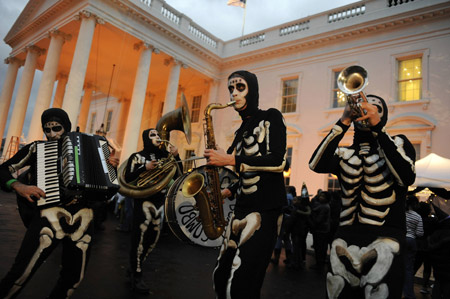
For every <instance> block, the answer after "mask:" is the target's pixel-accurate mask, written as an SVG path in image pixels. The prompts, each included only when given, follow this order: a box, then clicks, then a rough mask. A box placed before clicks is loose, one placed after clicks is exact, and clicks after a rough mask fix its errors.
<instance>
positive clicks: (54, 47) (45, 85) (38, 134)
mask: <svg viewBox="0 0 450 299" xmlns="http://www.w3.org/2000/svg"><path fill="white" fill-rule="evenodd" d="M49 36H50V45H49V47H48V51H47V58H46V59H45V65H44V70H43V72H42V78H41V83H40V85H39V90H38V93H37V97H36V104H35V106H34V111H33V116H32V118H31V123H30V130H29V132H28V140H27V141H28V142H31V141H34V140H41V139H42V136H43V133H42V128H41V115H42V112H44V110H46V109H48V108H49V107H50V103H51V101H52V94H53V87H54V86H55V79H56V73H57V71H58V63H59V58H60V56H61V50H62V46H63V44H64V41H65V40H66V39H70V35H67V34H65V33H63V32H61V31H58V30H56V29H55V30H52V31H50V33H49Z"/></svg>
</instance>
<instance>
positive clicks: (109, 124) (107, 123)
mask: <svg viewBox="0 0 450 299" xmlns="http://www.w3.org/2000/svg"><path fill="white" fill-rule="evenodd" d="M112 115H113V111H112V110H109V111H108V114H107V116H106V130H105V132H109V130H111V120H112Z"/></svg>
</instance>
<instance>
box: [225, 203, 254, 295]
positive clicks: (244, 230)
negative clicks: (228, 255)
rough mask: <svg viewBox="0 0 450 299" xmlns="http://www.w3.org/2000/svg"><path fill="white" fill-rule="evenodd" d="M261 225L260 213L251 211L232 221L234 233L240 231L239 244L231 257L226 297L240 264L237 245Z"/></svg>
mask: <svg viewBox="0 0 450 299" xmlns="http://www.w3.org/2000/svg"><path fill="white" fill-rule="evenodd" d="M260 227H261V214H259V213H257V212H253V213H250V214H248V215H247V216H245V218H244V219H242V220H239V219H234V220H233V222H232V226H231V228H232V230H233V234H234V235H238V234H239V232H241V236H240V238H239V244H237V250H236V254H235V256H234V259H233V265H232V266H231V275H230V278H229V279H228V284H227V298H231V285H232V281H233V277H234V272H235V271H236V270H237V269H239V267H240V266H241V258H240V256H239V253H240V251H239V247H240V246H241V245H243V244H245V242H247V241H248V240H249V239H250V238H251V237H252V236H253V234H254V233H255V232H256V231H257V230H259V228H260Z"/></svg>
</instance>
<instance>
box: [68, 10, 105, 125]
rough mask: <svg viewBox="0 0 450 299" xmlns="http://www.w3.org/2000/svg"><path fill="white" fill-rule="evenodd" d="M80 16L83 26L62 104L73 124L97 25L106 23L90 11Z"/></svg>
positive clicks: (76, 115) (75, 121)
mask: <svg viewBox="0 0 450 299" xmlns="http://www.w3.org/2000/svg"><path fill="white" fill-rule="evenodd" d="M79 16H80V18H81V26H80V31H79V34H78V39H77V44H76V46H75V53H74V55H73V59H72V65H71V67H70V72H69V79H68V82H67V88H66V92H65V94H64V99H63V104H62V109H64V110H65V111H66V112H67V114H69V118H70V121H71V122H72V124H76V123H77V117H78V112H79V110H80V99H81V94H82V92H83V85H84V78H85V77H86V69H87V66H88V62H89V53H90V51H91V46H92V38H93V37H94V29H95V25H96V23H97V22H99V23H100V24H103V23H104V22H103V21H102V20H100V19H96V17H95V16H94V15H93V14H91V13H90V12H89V11H82V12H81V13H80V15H79Z"/></svg>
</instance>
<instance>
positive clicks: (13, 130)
mask: <svg viewBox="0 0 450 299" xmlns="http://www.w3.org/2000/svg"><path fill="white" fill-rule="evenodd" d="M26 51H27V58H26V59H25V65H24V67H23V72H22V79H21V80H20V84H19V89H18V90H17V95H16V101H15V103H14V108H13V112H12V115H11V118H10V120H9V128H8V133H7V134H6V141H5V147H4V149H3V155H4V154H5V153H6V151H7V149H8V146H9V142H10V140H11V137H12V136H17V137H20V136H21V135H22V129H23V123H24V121H25V115H26V113H27V107H28V100H29V98H30V93H31V87H32V86H33V79H34V72H35V70H36V64H37V59H38V57H39V56H40V55H41V54H42V53H43V52H44V50H42V49H40V48H38V47H36V46H28V47H26Z"/></svg>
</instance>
